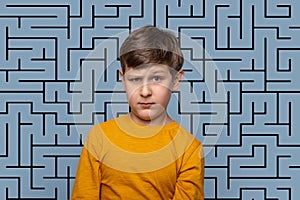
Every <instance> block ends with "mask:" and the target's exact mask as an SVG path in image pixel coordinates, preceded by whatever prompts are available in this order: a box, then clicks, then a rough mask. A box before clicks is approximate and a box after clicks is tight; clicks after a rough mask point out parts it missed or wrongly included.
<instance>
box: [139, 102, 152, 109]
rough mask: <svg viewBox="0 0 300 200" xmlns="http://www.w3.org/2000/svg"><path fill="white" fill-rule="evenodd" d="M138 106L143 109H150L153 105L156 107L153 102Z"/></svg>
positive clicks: (142, 103) (140, 103) (141, 103)
mask: <svg viewBox="0 0 300 200" xmlns="http://www.w3.org/2000/svg"><path fill="white" fill-rule="evenodd" d="M138 104H139V105H140V106H141V107H143V108H150V107H151V106H152V105H154V103H151V102H139V103H138Z"/></svg>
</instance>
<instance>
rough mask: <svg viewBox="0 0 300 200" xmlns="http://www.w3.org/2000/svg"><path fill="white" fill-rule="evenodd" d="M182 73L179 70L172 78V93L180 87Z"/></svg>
mask: <svg viewBox="0 0 300 200" xmlns="http://www.w3.org/2000/svg"><path fill="white" fill-rule="evenodd" d="M183 76H184V71H183V70H182V69H181V70H179V71H178V72H177V74H176V75H175V78H174V84H173V91H176V90H178V88H179V86H180V81H181V80H182V79H183Z"/></svg>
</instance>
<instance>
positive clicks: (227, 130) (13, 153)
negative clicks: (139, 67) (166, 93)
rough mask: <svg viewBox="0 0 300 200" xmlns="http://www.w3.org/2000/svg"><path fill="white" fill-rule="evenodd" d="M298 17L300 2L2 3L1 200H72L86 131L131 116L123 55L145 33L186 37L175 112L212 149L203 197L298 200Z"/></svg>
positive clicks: (79, 0) (16, 0)
mask: <svg viewBox="0 0 300 200" xmlns="http://www.w3.org/2000/svg"><path fill="white" fill-rule="evenodd" d="M299 9H300V1H298V0H185V1H181V0H177V1H175V0H174V1H156V0H147V1H146V0H127V1H122V2H121V1H118V0H109V1H107V0H101V1H99V0H98V1H96V0H85V1H83V0H65V1H62V0H51V1H50V0H41V1H37V0H27V1H21V0H2V1H1V2H0V44H1V46H0V56H1V57H0V83H1V84H0V93H1V94H0V199H1V200H2V199H3V200H5V199H7V200H8V199H9V200H12V199H40V200H42V199H59V200H65V199H69V197H70V194H71V190H72V185H73V182H74V177H75V172H76V166H77V161H78V158H79V154H80V151H81V148H82V139H83V140H84V138H85V136H86V133H87V131H88V129H89V128H90V127H91V126H92V125H93V124H95V123H99V122H102V121H104V120H107V119H110V118H112V117H115V116H118V115H122V114H124V113H126V112H127V111H128V106H127V104H126V99H125V95H124V91H123V89H122V87H121V83H120V80H119V77H118V70H119V62H118V60H117V59H116V58H117V57H118V48H119V47H120V44H121V42H122V37H121V36H122V35H124V34H125V35H126V34H128V33H129V32H130V31H131V30H133V29H136V28H138V27H141V26H144V25H146V24H149V25H150V24H151V25H155V26H158V27H161V28H169V29H170V30H173V31H174V32H175V33H179V32H180V33H181V34H178V35H177V36H178V37H179V38H180V37H182V36H183V35H185V36H186V37H187V38H186V41H188V42H181V45H182V50H183V52H184V55H185V58H186V62H185V65H184V70H185V74H186V78H185V80H183V82H182V86H181V88H180V90H179V91H178V92H175V93H174V94H173V97H172V100H171V103H170V104H171V105H170V106H171V107H172V109H170V112H171V115H172V116H173V117H174V118H175V119H176V120H178V121H179V122H180V123H181V124H182V125H183V126H184V127H186V129H188V130H189V131H190V132H192V133H193V134H194V135H195V136H196V137H197V138H199V139H200V140H201V141H202V142H203V144H204V146H205V154H206V164H205V169H206V171H205V199H243V200H246V199H255V200H261V199H272V200H273V199H280V200H287V199H293V200H297V199H299V196H300V190H299V182H300V156H299V150H300V149H299V148H300V135H299V128H300V123H299V118H300V116H299V113H300V105H299V102H300V79H299V76H298V74H299V73H300V67H299V66H298V65H299V63H300V12H299ZM199 46H200V47H204V49H205V51H206V52H204V51H200V50H199V51H198V50H197V49H195V48H197V47H199ZM178 103H179V106H177V104H178ZM297 121H298V123H297Z"/></svg>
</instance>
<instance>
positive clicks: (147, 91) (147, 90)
mask: <svg viewBox="0 0 300 200" xmlns="http://www.w3.org/2000/svg"><path fill="white" fill-rule="evenodd" d="M140 94H141V96H142V97H149V96H151V95H152V90H151V87H150V85H149V84H147V83H145V84H143V85H142V86H141V88H140Z"/></svg>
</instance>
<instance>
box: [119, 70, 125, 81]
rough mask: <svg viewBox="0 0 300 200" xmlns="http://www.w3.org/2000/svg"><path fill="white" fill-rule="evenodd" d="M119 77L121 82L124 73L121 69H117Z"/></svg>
mask: <svg viewBox="0 0 300 200" xmlns="http://www.w3.org/2000/svg"><path fill="white" fill-rule="evenodd" d="M119 77H120V79H121V81H122V82H124V80H123V79H124V74H123V71H122V70H119Z"/></svg>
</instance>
